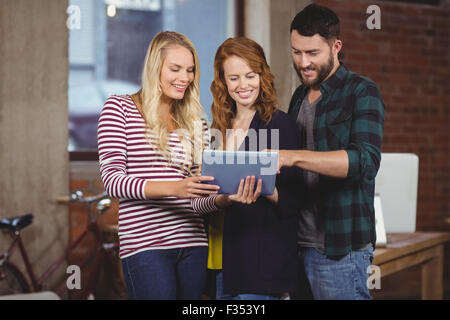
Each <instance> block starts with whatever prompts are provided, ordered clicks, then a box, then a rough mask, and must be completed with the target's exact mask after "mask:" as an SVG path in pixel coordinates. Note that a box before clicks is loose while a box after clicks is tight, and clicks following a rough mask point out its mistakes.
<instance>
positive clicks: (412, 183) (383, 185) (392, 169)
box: [375, 153, 419, 245]
mask: <svg viewBox="0 0 450 320" xmlns="http://www.w3.org/2000/svg"><path fill="white" fill-rule="evenodd" d="M418 178H419V157H418V156H417V155H415V154H412V153H382V154H381V163H380V169H379V170H378V174H377V176H376V178H375V217H376V221H377V226H376V227H377V238H378V233H381V238H380V240H382V238H383V237H382V234H383V232H382V228H383V226H382V224H381V223H383V222H384V229H385V232H386V233H413V232H415V231H416V209H417V188H418ZM380 217H381V218H380ZM377 242H378V240H377ZM379 244H380V245H382V241H380V243H379Z"/></svg>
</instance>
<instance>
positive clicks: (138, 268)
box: [122, 247, 208, 300]
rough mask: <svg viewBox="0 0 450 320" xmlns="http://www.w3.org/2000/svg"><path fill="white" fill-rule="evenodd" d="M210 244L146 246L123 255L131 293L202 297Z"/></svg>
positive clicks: (170, 297) (139, 296)
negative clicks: (135, 251)
mask: <svg viewBox="0 0 450 320" xmlns="http://www.w3.org/2000/svg"><path fill="white" fill-rule="evenodd" d="M207 257H208V248H207V247H194V248H179V249H164V250H146V251H142V252H139V253H137V254H134V255H132V256H130V257H128V258H124V259H122V267H123V274H124V277H125V283H126V286H127V292H128V297H129V298H130V299H133V300H136V299H137V300H175V299H180V300H186V299H189V300H199V299H201V297H202V293H203V289H204V285H205V277H206V259H207Z"/></svg>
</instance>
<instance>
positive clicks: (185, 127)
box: [138, 31, 203, 164]
mask: <svg viewBox="0 0 450 320" xmlns="http://www.w3.org/2000/svg"><path fill="white" fill-rule="evenodd" d="M176 45H179V46H182V47H185V48H186V49H188V50H189V51H190V52H191V53H192V56H193V59H194V80H193V81H192V82H191V83H190V84H189V86H188V87H187V89H186V91H185V94H184V97H183V98H182V99H180V100H175V99H174V100H172V103H171V108H170V115H171V117H172V119H173V121H174V124H175V127H176V133H177V134H178V136H179V137H180V140H181V142H182V144H183V146H184V149H185V152H186V155H185V161H184V163H185V164H186V163H187V162H190V161H189V159H191V161H192V163H200V162H201V161H199V160H198V159H199V157H200V159H201V152H202V149H203V143H202V136H203V135H202V134H199V133H201V132H202V120H201V114H202V113H203V107H202V106H201V104H200V90H199V82H200V68H199V62H198V56H197V52H196V50H195V48H194V45H193V44H192V42H191V41H190V40H189V39H188V38H187V37H186V36H184V35H183V34H181V33H178V32H173V31H163V32H159V33H158V34H157V35H156V36H155V37H154V38H153V40H152V42H151V43H150V45H149V48H148V50H147V55H146V57H145V64H144V69H143V72H142V89H141V90H140V92H139V93H138V95H139V100H140V102H141V105H142V113H143V116H144V119H145V122H146V138H147V140H148V142H149V143H150V136H149V134H148V131H149V130H148V129H150V130H151V131H152V132H153V134H154V135H155V136H156V141H157V142H156V144H157V149H158V151H160V152H161V153H162V155H163V156H164V157H165V158H166V159H168V161H169V162H171V161H172V160H171V159H172V152H171V150H170V147H169V146H168V140H169V130H168V128H167V126H166V124H165V123H164V121H162V119H160V117H159V113H158V107H159V105H160V100H161V97H162V95H163V92H162V88H161V82H160V74H161V68H162V65H163V62H164V59H165V57H166V54H167V50H168V49H169V48H170V47H173V46H176ZM199 130H200V131H199Z"/></svg>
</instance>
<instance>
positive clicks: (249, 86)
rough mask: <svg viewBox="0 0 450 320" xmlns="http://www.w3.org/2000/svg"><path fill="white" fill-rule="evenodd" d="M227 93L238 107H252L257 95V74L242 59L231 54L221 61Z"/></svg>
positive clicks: (258, 80) (258, 82) (258, 85)
mask: <svg viewBox="0 0 450 320" xmlns="http://www.w3.org/2000/svg"><path fill="white" fill-rule="evenodd" d="M223 71H224V77H225V82H226V85H227V89H228V94H229V95H230V96H231V98H232V99H233V100H234V101H235V102H236V106H238V107H247V108H252V107H253V105H254V103H255V101H256V99H257V98H258V95H259V90H260V79H259V74H257V73H256V72H254V71H253V70H252V69H250V67H249V65H248V64H247V62H245V60H244V59H242V58H239V57H237V56H231V57H229V58H228V59H226V60H225V61H224V63H223Z"/></svg>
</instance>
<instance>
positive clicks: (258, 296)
mask: <svg viewBox="0 0 450 320" xmlns="http://www.w3.org/2000/svg"><path fill="white" fill-rule="evenodd" d="M232 300H280V298H277V297H275V296H270V295H265V294H253V293H246V294H238V295H237V296H234V297H233V299H232Z"/></svg>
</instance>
